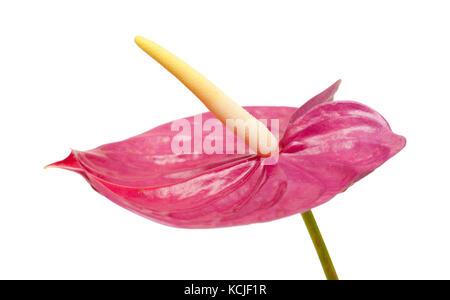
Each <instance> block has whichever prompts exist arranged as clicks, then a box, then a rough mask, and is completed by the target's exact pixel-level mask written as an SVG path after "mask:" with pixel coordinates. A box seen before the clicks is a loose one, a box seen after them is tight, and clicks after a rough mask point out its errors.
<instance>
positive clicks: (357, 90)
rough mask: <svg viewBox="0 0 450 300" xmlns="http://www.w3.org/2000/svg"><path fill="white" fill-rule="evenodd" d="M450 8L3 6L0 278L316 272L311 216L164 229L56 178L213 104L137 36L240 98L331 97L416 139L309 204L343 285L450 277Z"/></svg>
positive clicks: (76, 180) (375, 4)
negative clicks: (79, 162)
mask: <svg viewBox="0 0 450 300" xmlns="http://www.w3.org/2000/svg"><path fill="white" fill-rule="evenodd" d="M449 11H450V10H449V6H448V1H419V2H418V1H370V2H369V1H308V3H302V2H300V1H271V2H264V1H220V2H219V1H164V2H163V1H158V2H156V1H155V2H151V1H141V2H140V1H70V2H69V1H2V2H1V4H0V37H1V39H0V103H1V104H0V105H1V108H0V117H1V118H0V122H1V123H0V124H1V148H0V151H1V155H0V160H1V165H0V166H1V173H0V176H1V178H0V179H1V180H0V185H1V191H0V193H1V194H0V278H1V279H7V278H14V279H25V278H26V279H37V278H44V279H113V278H114V279H207V278H211V279H321V278H323V273H322V270H321V267H320V264H319V261H318V259H317V257H316V253H315V251H314V248H313V245H312V243H311V241H310V240H309V236H308V234H307V231H306V229H305V227H304V224H303V221H302V219H301V217H300V215H296V216H292V217H288V218H285V219H281V220H277V221H274V222H269V223H265V224H254V225H249V226H241V227H233V228H224V229H209V230H186V229H176V228H171V227H166V226H162V225H159V224H156V223H153V222H151V221H148V220H146V219H144V218H141V217H139V216H137V215H134V214H132V213H130V212H128V211H127V210H124V209H122V208H120V207H118V206H116V205H115V204H113V203H112V202H110V201H109V200H107V199H106V198H104V197H102V196H101V195H99V194H97V193H96V192H94V191H93V190H92V189H91V187H90V186H89V185H88V184H87V183H86V182H85V181H84V180H83V179H82V178H81V177H80V176H79V175H77V174H75V173H71V172H67V171H64V170H56V169H50V170H44V169H43V166H44V165H46V164H48V163H51V162H54V161H56V160H60V159H62V158H64V157H65V156H66V155H67V154H68V153H69V149H70V148H74V149H79V150H87V149H91V148H94V147H96V146H98V145H101V144H104V143H108V142H113V141H118V140H121V139H124V138H127V137H130V136H133V135H136V134H138V133H142V132H144V131H146V130H148V129H150V128H152V127H155V126H157V125H159V124H161V123H165V122H168V121H170V120H174V119H177V118H180V117H183V116H188V115H193V114H196V113H199V112H201V111H205V108H204V107H203V106H202V104H201V103H200V101H198V100H197V99H196V98H195V97H194V96H193V95H192V94H191V93H190V92H189V91H188V90H187V89H186V88H185V87H184V86H183V85H181V84H180V83H179V82H178V81H177V80H176V79H175V78H173V77H172V76H171V75H170V74H169V73H168V72H167V71H165V70H164V69H163V68H162V67H160V66H159V65H158V64H157V63H156V62H154V61H152V60H151V59H150V58H149V57H148V56H147V55H146V54H145V53H143V52H142V51H141V50H140V49H139V48H138V47H137V46H136V45H135V44H134V41H133V39H134V36H135V35H142V36H145V37H147V38H149V39H152V40H154V41H156V42H157V43H159V44H161V45H163V46H164V47H166V48H168V49H169V50H171V51H173V52H174V53H176V54H177V55H178V56H180V57H181V58H183V59H184V60H186V61H187V62H188V63H190V64H191V65H193V66H194V67H195V68H196V69H198V70H199V71H201V72H202V73H203V74H204V75H206V76H207V77H208V78H210V79H211V81H213V82H214V83H216V84H217V85H218V86H219V87H221V88H222V89H223V90H224V91H225V92H226V93H227V94H228V95H229V96H231V98H233V99H234V100H235V101H237V102H238V103H240V104H242V105H286V106H300V105H301V104H302V103H303V102H304V101H306V100H307V99H309V98H310V97H311V96H313V95H315V94H316V93H317V92H320V91H321V90H322V89H324V88H326V87H327V86H328V85H329V84H331V83H333V82H334V81H335V80H337V79H339V78H341V79H342V80H343V83H342V85H341V89H340V91H339V92H338V94H337V95H336V99H338V100H339V99H340V100H357V101H359V102H362V103H364V104H367V105H369V106H371V107H372V108H374V109H376V110H377V111H379V112H380V113H381V114H382V115H383V116H384V117H385V118H386V119H387V120H388V121H389V122H390V124H391V126H392V129H393V130H394V132H396V133H398V134H401V135H404V136H405V137H406V138H407V141H408V142H407V146H406V148H405V149H404V150H402V151H401V152H400V153H399V154H398V155H396V156H395V157H393V158H392V159H391V160H390V161H388V162H387V163H386V164H384V165H383V166H382V167H380V168H379V169H377V170H376V171H375V172H374V173H372V174H371V175H369V176H368V177H366V178H364V179H363V180H362V181H360V182H358V183H357V184H356V185H354V186H352V187H351V188H350V189H348V190H347V191H346V192H345V193H343V194H340V195H338V196H337V197H335V198H334V199H333V200H332V201H330V202H328V203H326V204H324V205H322V206H320V207H318V208H316V209H314V213H315V215H316V218H317V221H318V223H319V226H320V228H321V230H322V232H323V235H324V238H325V240H326V242H327V245H328V247H329V250H330V253H331V255H332V258H333V260H334V263H335V266H336V269H337V271H338V274H339V275H340V277H341V278H342V279H369V278H371V279H443V278H446V279H450V277H449V272H448V270H449V269H450V262H449V258H448V254H449V252H450V241H449V228H450V217H449V216H450V197H449V173H448V168H449V167H450V165H449V162H450V161H449V141H448V132H447V129H448V128H449V122H450V118H449V108H450V104H449V103H450V97H449V91H450V89H449V79H450V74H449V72H450V71H449V70H450V60H449V53H450V42H449V29H450V18H449Z"/></svg>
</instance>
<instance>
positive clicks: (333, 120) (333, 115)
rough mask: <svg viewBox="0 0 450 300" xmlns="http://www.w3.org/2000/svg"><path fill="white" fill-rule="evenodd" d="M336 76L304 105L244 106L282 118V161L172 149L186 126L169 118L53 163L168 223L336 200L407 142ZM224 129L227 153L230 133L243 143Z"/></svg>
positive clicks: (231, 220)
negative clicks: (346, 94)
mask: <svg viewBox="0 0 450 300" xmlns="http://www.w3.org/2000/svg"><path fill="white" fill-rule="evenodd" d="M339 84H340V81H338V82H336V83H335V84H334V85H332V86H331V87H329V88H328V89H326V90H325V91H324V92H322V93H321V94H319V95H317V96H316V97H314V98H312V99H311V100H310V101H308V102H307V103H305V104H304V105H303V106H302V107H300V108H298V109H297V108H294V107H246V109H247V110H248V111H249V112H250V113H251V114H253V115H254V116H255V117H256V118H258V119H269V120H270V119H278V120H279V124H280V135H279V136H280V137H282V138H281V140H280V153H279V158H278V162H277V163H276V164H275V165H266V164H264V163H263V162H264V158H260V157H258V156H257V155H256V154H252V153H249V154H215V153H214V154H205V153H197V154H195V153H194V154H174V153H173V151H172V148H171V142H172V139H173V138H174V137H175V135H177V134H178V133H179V132H178V131H173V130H171V124H172V122H171V123H167V124H164V125H161V126H159V127H156V128H154V129H152V130H150V131H147V132H145V133H143V134H141V135H138V136H135V137H132V138H130V139H127V140H124V141H121V142H117V143H112V144H107V145H103V146H100V147H98V148H96V149H93V150H89V151H84V152H83V151H72V153H71V154H70V155H69V157H67V158H66V159H65V160H63V161H60V162H57V163H54V164H52V165H50V166H55V167H61V168H65V169H68V170H72V171H75V172H78V173H79V174H81V175H83V177H84V178H86V179H87V181H88V182H89V183H90V184H91V185H92V187H93V188H94V189H95V190H97V191H98V192H99V193H100V194H102V195H104V196H106V197H107V198H109V199H110V200H112V201H113V202H115V203H117V204H118V205H120V206H122V207H124V208H126V209H129V210H131V211H133V212H135V213H137V214H139V215H142V216H145V217H147V218H149V219H152V220H154V221H157V222H160V223H163V224H166V225H171V226H177V227H185V228H211V227H223V226H234V225H243V224H250V223H255V222H265V221H271V220H275V219H278V218H282V217H285V216H289V215H292V214H295V213H301V212H304V211H307V210H309V209H311V208H313V207H316V206H318V205H320V204H322V203H324V202H326V201H328V200H330V199H331V198H332V197H333V196H335V195H336V194H337V193H339V192H341V191H343V190H345V189H346V188H348V187H349V186H350V185H351V184H353V183H354V182H355V181H357V180H359V179H361V178H362V177H364V176H365V175H367V174H368V173H370V172H372V171H373V170H374V169H375V168H377V167H378V166H380V165H381V164H383V163H384V162H385V161H386V160H388V159H389V158H390V157H392V156H393V155H395V154H396V153H397V152H398V151H400V150H401V149H402V148H403V147H404V145H405V139H404V138H403V137H402V136H399V135H396V134H394V133H393V132H392V131H391V129H390V127H389V125H388V123H387V122H386V121H385V120H384V119H383V117H382V116H381V115H380V114H378V113H377V112H375V111H374V110H372V109H371V108H369V107H367V106H365V105H362V104H360V103H357V102H352V101H335V102H332V101H331V100H332V99H333V95H334V93H335V92H336V90H337V88H338V86H339ZM211 119H215V118H214V116H213V115H212V114H211V113H205V114H202V115H197V116H193V117H189V118H186V119H185V120H187V121H188V122H189V124H190V126H191V129H192V131H195V130H197V129H198V128H200V131H198V132H201V133H202V134H201V135H202V141H205V140H208V136H209V134H210V132H208V131H204V130H201V128H202V125H203V124H204V122H206V121H207V120H211ZM268 125H269V129H270V123H269V124H268ZM199 126H200V127H199ZM196 128H197V129H196ZM221 136H222V137H223V145H222V147H223V148H222V149H223V152H224V153H226V146H227V144H228V141H233V142H234V143H235V144H238V145H241V146H243V142H242V141H240V140H239V139H237V138H236V137H235V136H234V135H233V134H232V133H231V132H230V131H228V130H227V129H223V130H222V134H221ZM187 138H189V137H187ZM191 142H192V144H193V146H192V147H193V149H195V145H194V144H195V142H194V141H191Z"/></svg>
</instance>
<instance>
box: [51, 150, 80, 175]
mask: <svg viewBox="0 0 450 300" xmlns="http://www.w3.org/2000/svg"><path fill="white" fill-rule="evenodd" d="M75 152H76V151H75V150H71V151H70V154H69V156H67V157H66V158H65V159H63V160H60V161H57V162H54V163H51V164H48V165H46V166H45V167H44V169H50V168H61V169H66V170H70V171H76V172H79V171H82V167H81V165H80V164H79V163H78V160H77V158H76V157H75Z"/></svg>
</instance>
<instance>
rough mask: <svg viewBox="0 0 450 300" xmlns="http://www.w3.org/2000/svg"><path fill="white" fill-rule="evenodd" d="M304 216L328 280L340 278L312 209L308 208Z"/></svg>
mask: <svg viewBox="0 0 450 300" xmlns="http://www.w3.org/2000/svg"><path fill="white" fill-rule="evenodd" d="M302 217H303V221H304V222H305V225H306V228H307V229H308V232H309V235H310V236H311V240H312V242H313V244H314V247H315V248H316V251H317V255H318V256H319V259H320V263H321V264H322V268H323V271H324V272H325V276H326V277H327V279H328V280H339V278H338V276H337V274H336V270H335V269H334V266H333V262H332V261H331V257H330V254H329V253H328V250H327V246H326V245H325V242H324V241H323V238H322V235H321V234H320V230H319V227H318V226H317V223H316V220H315V219H314V215H313V213H312V211H310V210H308V211H307V212H304V213H302Z"/></svg>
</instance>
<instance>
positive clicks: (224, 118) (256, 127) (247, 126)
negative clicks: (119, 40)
mask: <svg viewBox="0 0 450 300" xmlns="http://www.w3.org/2000/svg"><path fill="white" fill-rule="evenodd" d="M135 41H136V44H137V45H138V46H139V47H140V48H141V49H142V50H144V51H145V52H146V53H147V54H148V55H150V56H151V57H152V58H153V59H155V60H156V61H157V62H158V63H160V64H161V65H162V66H163V67H164V68H165V69H167V71H169V72H170V73H172V74H173V75H174V76H175V77H176V78H178V80H180V81H181V82H182V83H183V84H184V85H185V86H186V87H187V88H188V89H189V90H191V92H192V93H194V95H195V96H197V97H198V98H199V99H200V101H202V102H203V104H204V105H205V106H206V107H207V108H208V109H209V110H210V111H211V112H212V113H213V114H214V115H215V116H216V118H217V119H219V120H220V121H221V122H222V123H223V124H225V125H226V126H227V127H228V128H229V129H231V130H233V131H234V132H235V133H236V134H237V135H238V136H239V137H240V138H242V139H243V140H245V142H246V144H247V145H249V147H250V148H252V149H253V150H254V151H256V152H257V153H258V155H260V156H264V157H266V156H270V155H271V154H275V153H277V152H278V140H277V138H276V137H275V136H274V135H273V134H272V133H271V132H270V131H269V129H268V128H267V127H266V126H265V125H264V124H263V123H262V122H260V121H259V120H257V119H256V118H255V117H254V116H252V115H251V114H250V113H249V112H248V111H246V110H245V109H244V108H242V107H241V106H240V105H238V104H237V103H236V102H234V101H233V100H231V99H230V98H229V97H228V96H227V95H226V94H225V93H224V92H222V91H221V90H220V89H219V88H218V87H216V86H215V85H214V84H213V83H212V82H211V81H209V80H208V79H206V78H205V77H204V76H203V75H202V74H200V73H199V72H197V71H196V70H195V69H194V68H192V67H191V66H190V65H188V64H187V63H185V62H184V61H182V60H181V59H179V58H178V57H176V56H175V55H173V54H172V53H170V52H169V51H167V50H166V49H164V48H163V47H161V46H160V45H158V44H156V43H155V42H152V41H150V40H148V39H146V38H143V37H140V36H138V37H136V38H135Z"/></svg>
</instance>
